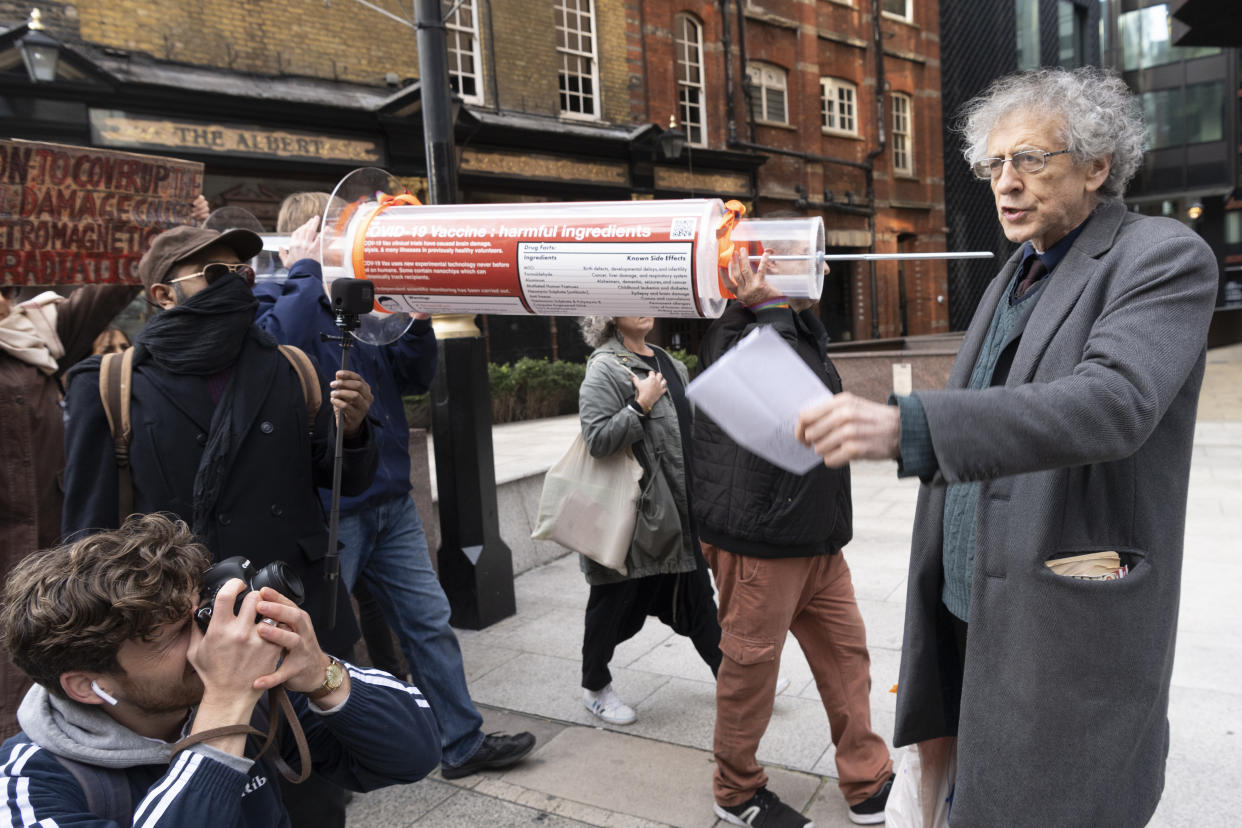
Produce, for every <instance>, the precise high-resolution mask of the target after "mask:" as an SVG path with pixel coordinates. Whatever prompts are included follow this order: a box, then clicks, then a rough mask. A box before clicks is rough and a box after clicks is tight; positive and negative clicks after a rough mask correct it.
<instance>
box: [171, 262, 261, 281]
mask: <svg viewBox="0 0 1242 828" xmlns="http://www.w3.org/2000/svg"><path fill="white" fill-rule="evenodd" d="M230 273H236V274H237V275H238V276H240V277H242V278H243V279H245V280H246V284H248V285H250V286H251V287H254V268H253V267H251V266H250V265H248V264H225V263H224V262H212V263H211V264H209V265H205V266H204V267H203V269H202V270H200V271H199V272H198V273H191V274H190V275H189V276H178V277H177V278H176V279H169V280H168V281H167V282H165V284H168V285H175V284H176V283H177V282H184V281H185V280H186V279H193V278H195V277H197V276H202V277H203V279H204V280H205V281H206V282H207V284H209V285H210V284H212V283H214V282H216V281H218V280H220V279H222V278H224V277H225V276H227V275H228V274H230Z"/></svg>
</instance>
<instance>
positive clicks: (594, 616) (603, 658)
mask: <svg viewBox="0 0 1242 828" xmlns="http://www.w3.org/2000/svg"><path fill="white" fill-rule="evenodd" d="M696 557H698V558H699V568H698V569H696V570H694V571H693V572H682V573H678V574H676V575H650V576H648V577H646V578H633V579H631V580H628V581H620V582H618V583H615V584H603V585H600V586H592V587H591V595H590V597H589V598H588V599H587V608H586V625H585V626H586V629H585V630H584V632H583V636H582V686H583V687H585V688H586V689H587V690H592V691H595V690H603V689H604V688H605V687H607V686H608V685H609V684H610V683H611V682H612V673H610V672H609V671H608V662H609V661H611V660H612V655H613V653H614V652H615V651H616V649H617V645H618V644H620V643H621V642H623V641H628V640H629V639H631V638H633V637H634V636H635V635H637V634H638V631H639V630H641V629H642V628H643V624H644V623H646V621H647V616H648V615H654V616H656V617H657V618H659V619H660V621H662V622H663V623H665V624H667V625H668V626H669V627H672V629H673V631H674V632H676V633H677V634H678V635H684V636H687V637H688V638H689V639H690V640H691V642H693V643H694V648H695V649H696V650H698V653H699V656H700V657H701V658H702V659H703V662H704V663H705V664H707V666H708V667H710V668H711V671H712V675H713V676H714V675H716V671H717V670H718V669H719V668H720V622H719V621H718V620H717V619H716V600H715V598H714V596H713V594H712V583H711V575H710V573H709V572H708V569H707V564H706V563H705V562H704V561H703V559H702V557H701V556H697V555H696Z"/></svg>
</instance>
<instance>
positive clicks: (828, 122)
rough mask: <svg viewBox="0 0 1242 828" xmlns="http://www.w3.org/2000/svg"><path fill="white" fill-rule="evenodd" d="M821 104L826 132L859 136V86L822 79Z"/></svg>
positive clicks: (832, 79) (838, 80)
mask: <svg viewBox="0 0 1242 828" xmlns="http://www.w3.org/2000/svg"><path fill="white" fill-rule="evenodd" d="M819 103H820V116H821V123H822V126H823V128H824V131H825V132H837V133H842V134H845V135H857V134H858V87H857V86H855V85H854V84H852V83H850V82H849V81H845V80H840V79H839V78H820V79H819Z"/></svg>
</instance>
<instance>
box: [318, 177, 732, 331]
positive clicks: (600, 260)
mask: <svg viewBox="0 0 1242 828" xmlns="http://www.w3.org/2000/svg"><path fill="white" fill-rule="evenodd" d="M350 206H351V207H352V209H338V210H337V211H336V215H337V219H336V220H335V221H326V220H325V222H324V229H323V245H324V247H323V255H324V264H325V267H324V280H325V282H326V283H331V281H333V280H335V279H339V278H366V279H370V280H371V281H372V282H373V283H374V284H375V293H376V297H377V298H376V302H377V305H378V306H379V307H378V308H377V311H380V310H382V311H390V312H399V311H417V312H423V313H489V314H517V315H541V316H542V315H547V316H553V315H555V316H571V315H572V316H577V315H586V314H607V315H610V316H664V317H701V318H712V317H717V316H719V315H720V314H721V312H722V311H723V310H724V306H725V302H726V301H727V297H726V296H725V294H724V292H723V291H722V289H721V285H720V279H719V269H718V260H717V241H716V227H717V225H718V224H719V222H720V219H721V217H722V216H723V215H724V205H723V204H722V203H721V202H720V201H719V200H717V199H684V200H667V201H632V202H631V201H618V202H570V203H556V204H552V203H549V204H458V205H393V206H387V207H384V208H383V209H379V206H380V205H379V202H376V201H371V202H366V203H357V202H355V203H354V204H353V205H350ZM329 214H330V215H331V214H332V211H331V210H330V211H329Z"/></svg>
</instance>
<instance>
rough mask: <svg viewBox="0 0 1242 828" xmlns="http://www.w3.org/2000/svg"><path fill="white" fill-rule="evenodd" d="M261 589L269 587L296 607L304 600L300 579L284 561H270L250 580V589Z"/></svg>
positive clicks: (304, 595) (304, 590)
mask: <svg viewBox="0 0 1242 828" xmlns="http://www.w3.org/2000/svg"><path fill="white" fill-rule="evenodd" d="M263 587H271V588H272V589H274V590H276V591H277V592H279V593H280V594H281V595H283V596H285V597H286V598H288V599H289V600H290V601H292V602H293V603H295V604H297V605H298V606H301V605H302V601H304V600H305V599H306V589H305V588H304V587H303V586H302V579H301V578H299V577H298V574H297V573H296V572H294V571H293V569H292V567H290V566H289V564H287V563H285V562H284V561H272V562H271V563H270V564H268V565H267V566H265V567H263V568H262V569H260V570H259V571H258V572H257V573H255V576H254V577H253V578H251V579H250V588H251V589H253V590H255V591H258V590H260V589H263Z"/></svg>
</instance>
